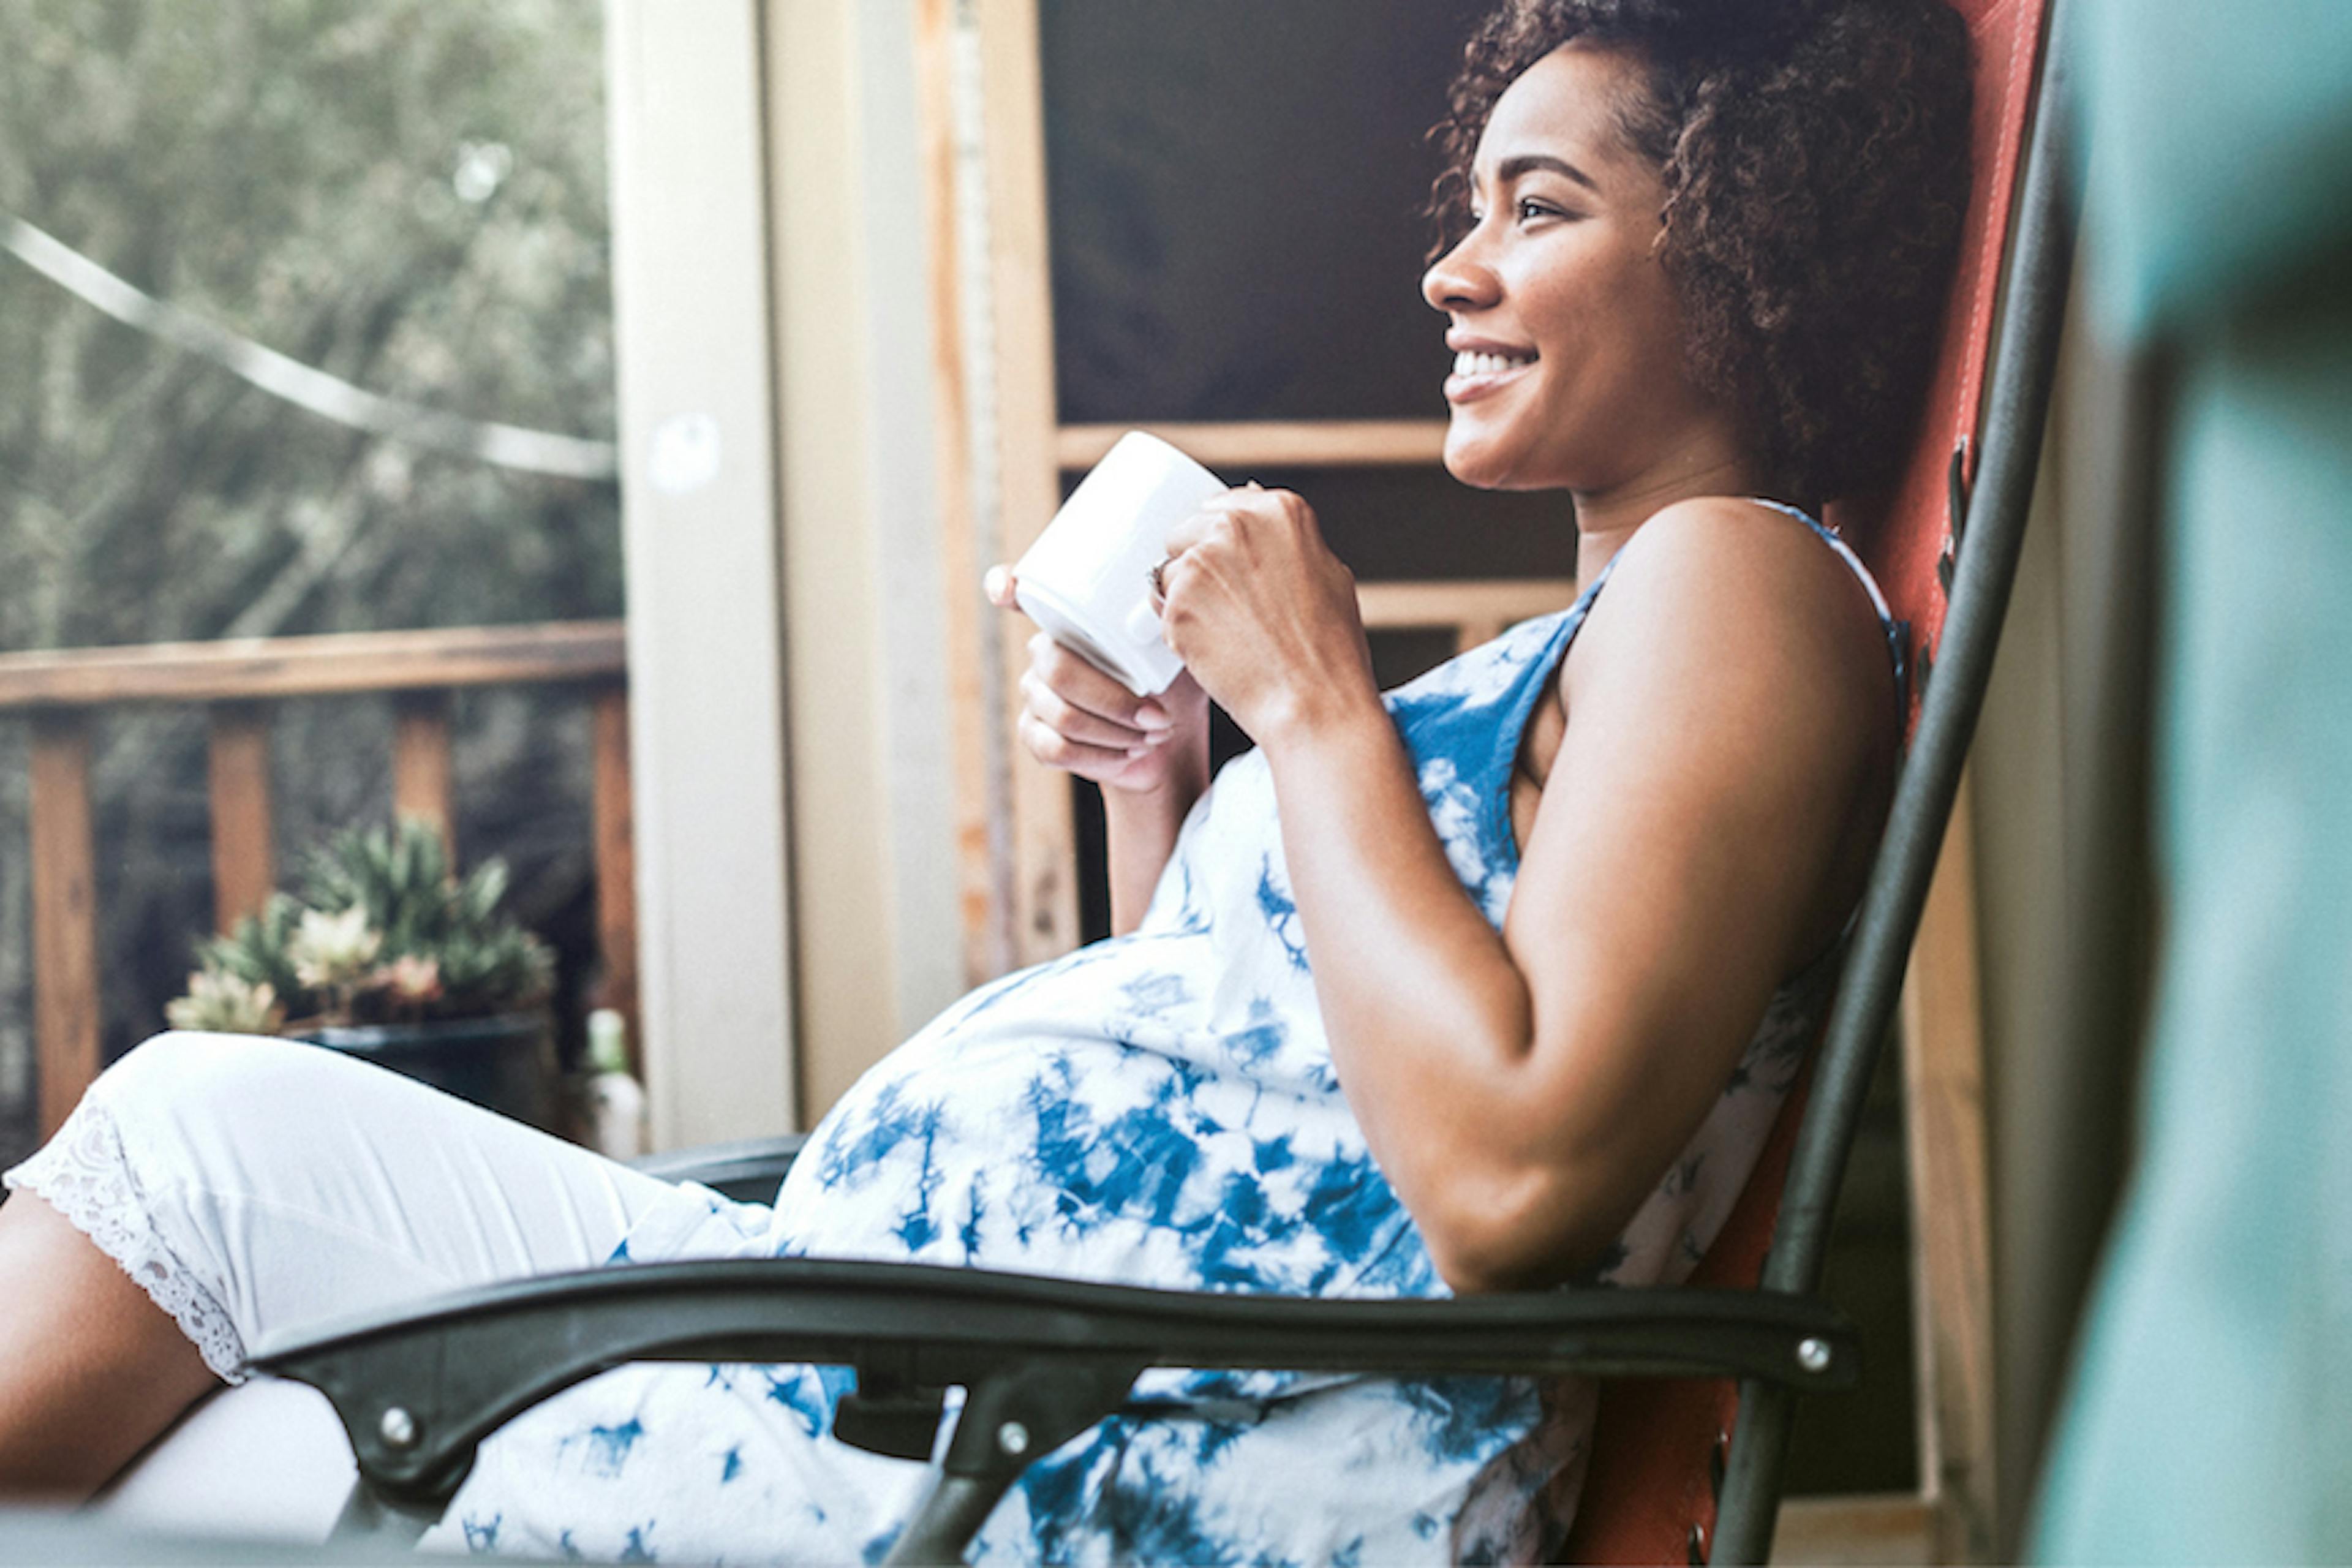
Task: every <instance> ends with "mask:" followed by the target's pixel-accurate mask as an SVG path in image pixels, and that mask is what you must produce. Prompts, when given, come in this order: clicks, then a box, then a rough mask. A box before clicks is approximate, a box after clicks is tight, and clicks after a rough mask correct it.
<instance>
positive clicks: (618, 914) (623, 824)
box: [589, 686, 641, 1050]
mask: <svg viewBox="0 0 2352 1568" xmlns="http://www.w3.org/2000/svg"><path fill="white" fill-rule="evenodd" d="M589 733H590V739H589V752H590V766H591V769H592V779H591V795H590V804H589V810H590V813H591V815H592V816H593V822H594V830H595V831H594V840H593V842H594V853H595V857H596V860H595V864H596V952H597V956H598V958H599V959H600V960H601V962H602V963H603V965H604V986H603V994H602V996H601V997H600V1001H601V1002H602V1004H603V1005H604V1006H607V1007H611V1008H614V1009H615V1010H616V1011H618V1012H619V1013H620V1015H621V1016H622V1017H624V1018H625V1019H626V1020H627V1021H628V1026H629V1046H630V1048H631V1049H632V1050H635V1048H636V1044H637V1041H638V1040H639V1039H640V1038H641V1036H640V1035H639V1034H638V1031H637V1023H638V1019H637V850H636V827H635V813H636V803H635V795H634V793H633V791H632V788H631V785H630V783H629V694H628V691H627V689H625V688H623V687H618V686H614V687H607V688H605V689H603V690H600V691H598V692H597V693H596V695H595V698H594V700H593V702H592V703H591V705H590V709H589Z"/></svg>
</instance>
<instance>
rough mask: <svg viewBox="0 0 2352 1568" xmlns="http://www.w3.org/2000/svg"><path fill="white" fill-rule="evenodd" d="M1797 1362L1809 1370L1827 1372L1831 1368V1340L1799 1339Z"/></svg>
mask: <svg viewBox="0 0 2352 1568" xmlns="http://www.w3.org/2000/svg"><path fill="white" fill-rule="evenodd" d="M1797 1364H1798V1365H1799V1366H1801V1367H1803V1368H1804V1369H1805V1370H1806V1371H1807V1372H1827V1371H1829V1369H1830V1342H1829V1341H1827V1340H1799V1341H1798V1342H1797Z"/></svg>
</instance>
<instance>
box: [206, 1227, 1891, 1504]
mask: <svg viewBox="0 0 2352 1568" xmlns="http://www.w3.org/2000/svg"><path fill="white" fill-rule="evenodd" d="M634 1361H688V1362H747V1363H772V1362H814V1363H823V1364H833V1365H847V1366H851V1367H854V1368H856V1370H857V1372H858V1374H859V1381H860V1387H861V1389H863V1388H865V1387H866V1386H868V1384H869V1381H870V1383H871V1384H872V1385H874V1386H876V1387H880V1388H908V1387H914V1388H940V1387H945V1386H950V1385H961V1386H964V1387H974V1386H976V1385H979V1384H982V1383H983V1382H987V1383H990V1384H998V1383H1001V1382H1003V1378H1004V1376H1005V1375H1006V1374H1009V1373H1016V1372H1023V1371H1024V1370H1030V1371H1034V1370H1035V1369H1038V1368H1046V1369H1055V1370H1057V1371H1067V1372H1071V1373H1088V1374H1094V1375H1096V1376H1097V1379H1099V1376H1100V1374H1104V1373H1113V1374H1116V1375H1115V1376H1114V1377H1113V1381H1114V1382H1115V1383H1116V1389H1115V1391H1114V1392H1113V1394H1111V1395H1110V1397H1109V1399H1108V1405H1107V1407H1106V1408H1105V1410H1103V1411H1102V1412H1100V1413H1099V1414H1108V1411H1109V1410H1111V1409H1116V1408H1117V1407H1118V1402H1119V1399H1120V1397H1121V1396H1123V1394H1124V1391H1125V1389H1126V1387H1127V1384H1128V1382H1129V1381H1131V1379H1132V1377H1133V1375H1134V1373H1135V1371H1136V1370H1137V1369H1140V1368H1143V1367H1149V1366H1172V1367H1214V1368H1228V1369H1234V1370H1245V1369H1259V1368H1276V1369H1286V1370H1291V1371H1302V1372H1315V1371H1331V1372H1359V1373H1388V1374H1394V1375H1407V1376H1439V1375H1445V1374H1454V1373H1501V1374H1517V1375H1541V1374H1553V1373H1597V1374H1613V1375H1620V1376H1650V1377H1689V1376H1723V1375H1734V1376H1739V1377H1749V1378H1760V1379H1763V1380H1765V1381H1768V1382H1770V1383H1775V1384H1785V1385H1787V1386H1790V1387H1791V1388H1798V1389H1805V1390H1816V1391H1817V1390H1823V1389H1838V1388H1845V1387H1850V1386H1852V1384H1853V1382H1854V1380H1855V1379H1856V1377H1857V1376H1858V1375H1859V1370H1860V1367H1859V1362H1860V1357H1859V1353H1858V1351H1857V1349H1856V1344H1855V1336H1854V1331H1853V1327H1852V1325H1851V1324H1850V1323H1848V1322H1847V1321H1846V1320H1845V1319H1844V1317H1843V1315H1842V1314H1840V1313H1838V1312H1837V1311H1836V1310H1833V1309H1832V1308H1831V1307H1829V1306H1827V1305H1826V1304H1825V1303H1822V1302H1819V1301H1814V1300H1804V1299H1801V1298H1797V1297H1793V1296H1787V1295H1780V1294H1776V1293H1770V1292H1765V1291H1759V1290H1700V1289H1586V1290H1575V1291H1545V1292H1529V1293H1526V1294H1515V1295H1498V1296H1483V1297H1473V1298H1468V1299H1465V1300H1440V1301H1420V1300H1412V1301H1330V1300H1312V1299H1298V1298H1285V1297H1266V1296H1246V1295H1234V1294H1213V1293H1200V1292H1187V1291H1161V1290H1147V1289H1135V1288H1132V1287H1128V1286H1117V1285H1097V1284H1088V1283H1080V1282H1076V1281H1071V1280H1066V1279H1043V1278H1038V1277H1034V1276H1029V1275H1018V1274H1002V1273H993V1272H989V1271H984V1270H980V1269H967V1268H935V1267H930V1266H927V1265H919V1264H888V1263H843V1262H833V1261H827V1260H821V1259H805V1258H782V1259H778V1258H752V1259H739V1260H729V1261H721V1262H704V1263H668V1264H648V1265H643V1266H638V1267H632V1268H607V1269H594V1270H589V1271H586V1272H583V1273H576V1274H561V1275H550V1276H546V1277H544V1278H541V1279H525V1280H518V1281H513V1282H510V1283H508V1284H502V1285H494V1286H490V1287H488V1288H487V1289H477V1290H468V1291H460V1292H455V1293H452V1294H449V1295H446V1296H441V1297H437V1298H435V1299H432V1300H426V1301H424V1302H421V1303H418V1304H415V1305H414V1306H412V1307H411V1308H409V1309H406V1310H403V1311H399V1312H395V1313H391V1314H373V1315H370V1316H368V1317H365V1318H354V1319H350V1320H346V1321H342V1322H340V1323H336V1324H331V1325H328V1326H326V1327H325V1328H323V1329H320V1330H314V1331H310V1332H306V1333H302V1334H299V1335H286V1334H279V1335H273V1336H271V1337H270V1338H269V1339H268V1340H267V1341H265V1342H263V1343H262V1344H261V1345H259V1346H258V1347H257V1349H256V1350H255V1352H254V1353H253V1355H252V1357H251V1359H250V1363H249V1364H250V1365H251V1366H252V1367H254V1368H255V1369H257V1370H259V1371H263V1372H267V1373H271V1374H272V1375H275V1376H278V1377H287V1378H291V1379H293V1380H295V1381H296V1382H299V1383H306V1384H310V1386H312V1387H314V1388H316V1389H318V1390H319V1391H320V1393H322V1394H325V1395H326V1396H327V1398H328V1400H329V1401H330V1402H331V1403H332V1404H333V1405H334V1407H335V1412H336V1415H338V1416H339V1417H340V1418H341V1421H342V1423H343V1426H344V1430H345V1431H346V1432H347V1433H348V1434H349V1435H350V1437H351V1440H352V1451H353V1452H354V1454H355V1455H356V1456H357V1457H358V1459H359V1464H360V1468H361V1471H362V1475H363V1476H364V1477H365V1478H366V1480H367V1483H368V1485H369V1486H371V1487H373V1488H374V1489H376V1490H377V1491H379V1492H380V1493H382V1494H383V1496H385V1497H387V1498H393V1499H398V1500H404V1501H408V1502H413V1503H414V1502H427V1501H438V1500H446V1499H447V1498H448V1497H449V1496H451V1495H453V1494H454V1493H455V1492H456V1490H457V1486H458V1484H459V1483H460V1482H461V1481H462V1480H463V1479H465V1475H466V1472H467V1470H468V1469H469V1468H471V1466H472V1462H473V1454H474V1449H475V1447H476V1445H478V1443H479V1442H480V1441H481V1440H482V1439H483V1438H484V1437H486V1436H488V1435H489V1434H490V1433H491V1432H493V1431H495V1430H497V1428H498V1427H499V1426H501V1425H503V1424H504V1423H505V1422H507V1421H509V1420H510V1419H512V1418H513V1417H514V1416H515V1415H519V1414H520V1413H521V1412H522V1411H524V1410H527V1409H529V1408H530V1406H532V1405H536V1404H538V1403H539V1402H540V1401H541V1400H543V1399H546V1398H547V1397H549V1396H550V1395H551V1394H556V1393H558V1392H560V1391H562V1389H565V1388H568V1387H570V1386H571V1385H572V1384H575V1383H579V1382H581V1381H583V1380H584V1379H586V1378H588V1377H591V1376H593V1375H594V1374H595V1373H599V1372H603V1371H605V1370H607V1369H609V1368H611V1367H614V1366H619V1365H621V1364H623V1363H628V1362H634ZM1097 1418H1098V1415H1096V1416H1089V1417H1087V1420H1086V1421H1081V1422H1079V1423H1078V1425H1077V1426H1075V1427H1073V1428H1072V1430H1082V1429H1083V1428H1084V1426H1085V1425H1087V1424H1089V1423H1090V1422H1091V1420H1093V1419H1097ZM1062 1424H1064V1423H1061V1422H1058V1421H1055V1422H1048V1423H1047V1425H1049V1426H1058V1425H1062ZM959 1436H960V1437H961V1432H960V1433H959ZM1058 1440H1059V1439H1056V1441H1058ZM1038 1451H1039V1452H1041V1453H1042V1452H1043V1451H1045V1450H1044V1449H1043V1448H1040V1449H1039V1450H1038Z"/></svg>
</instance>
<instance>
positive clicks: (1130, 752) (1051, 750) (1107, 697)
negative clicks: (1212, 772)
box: [982, 566, 1209, 795]
mask: <svg viewBox="0 0 2352 1568" xmlns="http://www.w3.org/2000/svg"><path fill="white" fill-rule="evenodd" d="M982 585H983V587H984V588H985V589H986V591H987V594H988V602H989V603H990V604H992V605H995V606H996V607H997V608H999V609H1002V610H1012V609H1017V608H1018V607H1019V606H1018V605H1016V604H1015V603H1014V600H1013V574H1012V572H1011V571H1010V570H1009V569H1008V568H1006V567H1003V566H992V567H990V568H989V571H988V574H987V576H986V577H985V578H984V579H983V580H982ZM1021 697H1022V706H1021V717H1020V720H1019V722H1018V725H1017V729H1018V732H1019V734H1020V736H1021V743H1022V744H1023V745H1024V746H1025V747H1027V748H1028V751H1029V754H1030V755H1031V756H1033V757H1035V758H1036V759H1037V760H1038V761H1039V762H1041V763H1045V765H1046V766H1048V767H1054V768H1061V769H1064V770H1066V771H1067V772H1070V773H1076V774H1077V775H1078V777H1080V778H1082V779H1091V780H1092V781H1094V782H1095V783H1096V784H1100V785H1102V786H1103V787H1104V788H1105V789H1115V790H1123V791H1126V792H1128V793H1129V794H1135V795H1150V794H1153V793H1156V792H1158V791H1160V790H1161V789H1164V788H1165V787H1166V786H1167V785H1168V784H1170V783H1171V780H1172V779H1175V778H1178V777H1180V776H1181V778H1183V779H1185V780H1187V781H1192V775H1193V774H1194V773H1197V771H1198V768H1197V765H1196V763H1195V753H1196V752H1197V753H1202V754H1205V751H1206V747H1207V744H1208V732H1209V700H1208V697H1207V696H1206V695H1205V694H1204V693H1203V692H1202V689H1201V687H1200V684H1199V683H1198V682H1197V681H1195V680H1194V679H1192V676H1191V675H1190V674H1189V673H1184V674H1180V675H1178V676H1177V677H1176V679H1175V680H1174V682H1173V683H1171V685H1170V686H1169V688H1168V689H1167V690H1165V691H1162V692H1160V694H1159V695H1158V696H1156V697H1138V696H1137V695H1136V694H1135V693H1134V692H1132V691H1129V689H1127V688H1126V687H1124V686H1122V685H1120V684H1119V682H1118V681H1117V680H1116V679H1112V678H1111V677H1110V676H1108V675H1106V674H1104V673H1103V672H1102V671H1101V670H1099V669H1097V668H1095V667H1094V666H1093V665H1091V664H1089V663H1087V661H1086V660H1085V659H1084V658H1080V657H1079V656H1078V655H1077V654H1075V653H1072V652H1071V651H1070V650H1069V649H1068V648H1066V647H1062V645H1061V644H1059V643H1057V642H1055V640H1054V639H1053V638H1052V637H1047V636H1046V635H1045V633H1044V632H1039V633H1037V634H1036V635H1035V636H1034V637H1031V638H1030V639H1029V668H1028V669H1027V670H1026V671H1025V672H1024V674H1023V675H1022V677H1021ZM1191 787H1192V789H1194V790H1195V791H1196V792H1197V790H1198V787H1199V785H1198V783H1197V782H1192V783H1191Z"/></svg>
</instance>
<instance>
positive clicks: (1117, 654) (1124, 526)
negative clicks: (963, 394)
mask: <svg viewBox="0 0 2352 1568" xmlns="http://www.w3.org/2000/svg"><path fill="white" fill-rule="evenodd" d="M1228 488H1229V487H1228V486H1227V485H1226V484H1225V481H1224V480H1223V479H1219V478H1217V476H1216V475H1214V474H1213V473H1211V472H1209V470H1208V469H1206V468H1202V466H1201V465H1200V464H1198V463H1196V462H1194V461H1193V460H1192V458H1188V457H1186V456H1185V455H1184V454H1183V453H1181V452H1180V451H1178V450H1177V449H1176V448H1175V447H1171V446H1170V445H1169V444H1168V443H1167V442H1165V441H1162V440H1161V439H1160V437H1157V436H1148V435H1146V434H1144V433H1143V432H1142V431H1140V430H1130V431H1129V432H1128V433H1127V434H1126V435H1124V436H1121V437H1119V438H1118V443H1117V444H1116V445H1115V446H1113V447H1111V449H1110V450H1109V452H1108V453H1107V454H1105V456H1104V458H1103V460H1102V461H1101V462H1099V463H1097V464H1096V465H1095V467H1094V471H1093V472H1092V473H1089V474H1088V475H1087V477H1086V478H1085V479H1081V480H1079V481H1078V488H1077V489H1075V490H1072V491H1071V492H1070V499H1069V500H1066V501H1064V502H1063V503H1062V510H1059V511H1057V512H1055V514H1054V521H1051V522H1049V523H1047V524H1046V525H1045V532H1043V533H1041V534H1039V535H1038V536H1037V542H1036V543H1034V544H1033V545H1031V546H1030V547H1029V550H1028V552H1027V553H1026V554H1024V555H1023V556H1022V557H1021V559H1020V561H1019V562H1018V563H1015V565H1014V566H1013V596H1014V598H1015V600H1016V601H1017V602H1018V603H1019V604H1020V605H1021V610H1022V613H1023V614H1024V615H1026V616H1028V617H1029V618H1030V619H1031V620H1033V621H1034V622H1036V623H1037V624H1038V625H1039V626H1043V627H1044V628H1045V632H1046V635H1048V636H1049V637H1052V638H1053V639H1054V640H1055V642H1057V643H1060V644H1061V645H1062V646H1063V647H1066V648H1069V649H1070V650H1071V651H1073V652H1075V653H1076V654H1077V655H1078V656H1079V657H1080V658H1084V659H1085V660H1086V661H1087V663H1089V664H1091V665H1093V666H1095V667H1096V668H1098V669H1100V670H1102V671H1104V672H1105V673H1107V674H1108V675H1110V676H1111V677H1112V678H1113V679H1117V680H1118V682H1119V684H1120V685H1122V686H1125V687H1126V688H1127V689H1129V691H1132V692H1134V693H1135V694H1136V695H1137V696H1139V697H1150V696H1152V695H1154V694H1156V693H1158V692H1161V691H1165V690H1167V689H1168V683H1169V682H1170V681H1172V680H1174V679H1176V677H1177V676H1178V675H1180V674H1181V673H1182V671H1183V668H1184V661H1183V660H1181V659H1180V658H1177V657H1176V655H1175V654H1174V653H1173V652H1171V650H1170V649H1169V647H1168V644H1167V641H1166V640H1165V639H1164V638H1162V637H1160V616H1159V615H1158V614H1157V613H1156V612H1155V611H1154V610H1153V609H1152V607H1151V569H1152V568H1153V567H1155V566H1157V565H1159V564H1160V562H1162V561H1164V560H1166V559H1167V557H1168V533H1169V531H1170V530H1171V529H1173V528H1174V527H1175V526H1176V525H1177V524H1178V523H1180V522H1181V521H1184V520H1185V519H1186V518H1188V517H1190V516H1192V514H1193V513H1194V512H1196V511H1198V510H1201V508H1202V506H1204V505H1206V504H1207V503H1208V502H1209V501H1210V500H1212V499H1213V498H1215V497H1217V496H1220V495H1223V493H1224V492H1225V490H1226V489H1228Z"/></svg>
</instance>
